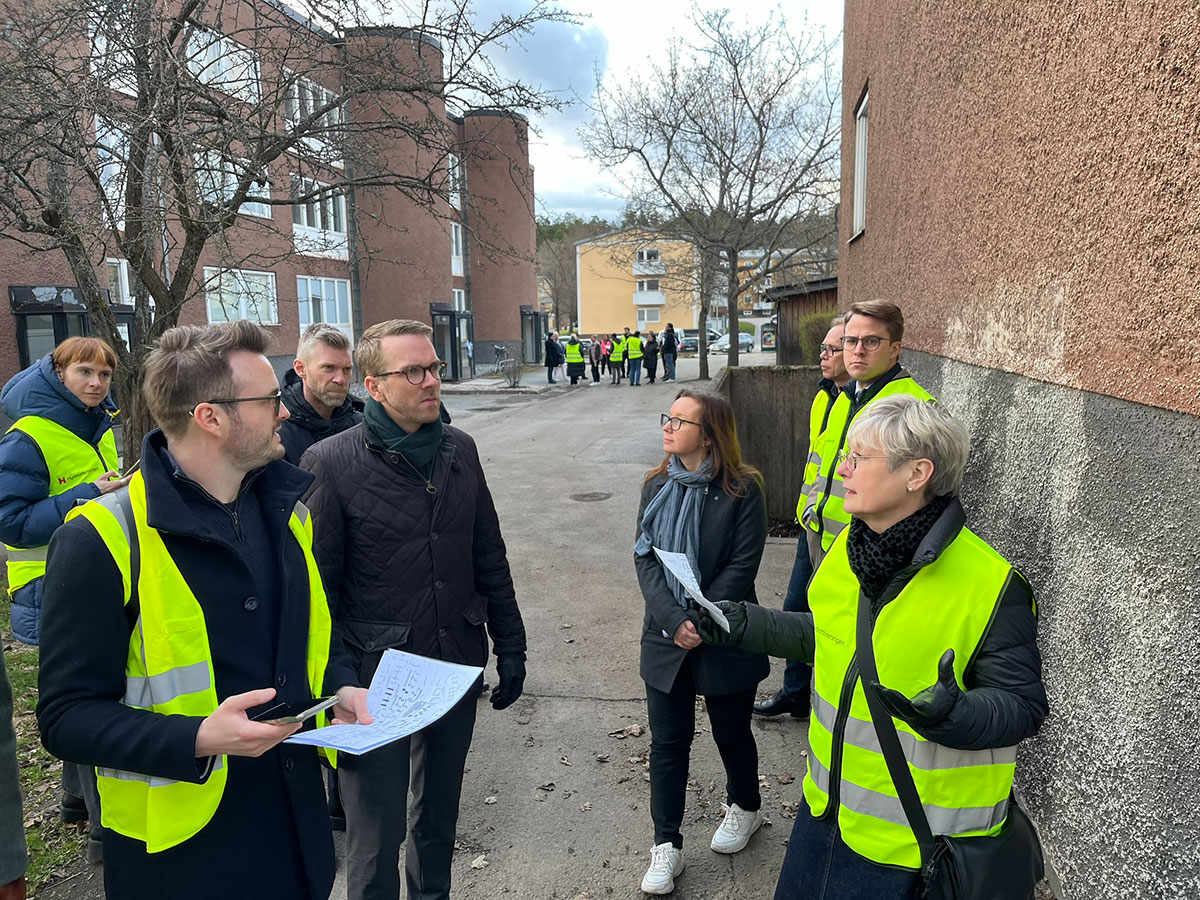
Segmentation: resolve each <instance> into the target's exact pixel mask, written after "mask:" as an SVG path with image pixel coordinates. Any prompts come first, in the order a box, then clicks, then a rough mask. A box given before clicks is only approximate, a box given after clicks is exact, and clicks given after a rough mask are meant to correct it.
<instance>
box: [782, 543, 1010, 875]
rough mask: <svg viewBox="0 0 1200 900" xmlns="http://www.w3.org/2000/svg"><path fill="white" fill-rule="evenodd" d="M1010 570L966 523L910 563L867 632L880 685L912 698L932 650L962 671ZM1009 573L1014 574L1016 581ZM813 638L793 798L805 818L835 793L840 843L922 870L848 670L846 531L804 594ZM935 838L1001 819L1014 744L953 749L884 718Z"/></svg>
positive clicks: (851, 653)
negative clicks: (927, 559) (918, 562)
mask: <svg viewBox="0 0 1200 900" xmlns="http://www.w3.org/2000/svg"><path fill="white" fill-rule="evenodd" d="M1012 571H1013V570H1012V567H1011V566H1010V565H1009V564H1008V562H1007V561H1006V560H1004V559H1003V557H1001V556H1000V555H999V554H997V553H996V552H995V551H994V550H993V549H992V548H991V547H989V546H988V545H987V544H985V543H984V542H983V541H981V540H980V539H979V538H978V537H976V536H975V535H974V534H973V533H971V532H970V531H969V530H967V529H965V528H964V529H963V530H962V531H961V532H960V533H959V535H958V537H957V538H955V540H954V541H953V542H952V543H951V544H950V546H948V547H947V548H946V549H945V550H944V551H943V552H942V555H941V556H940V557H938V559H937V560H935V561H934V562H932V563H930V564H928V565H927V566H925V567H924V568H922V569H920V570H919V571H918V572H917V574H916V575H915V576H913V578H912V580H911V581H910V582H909V583H908V584H907V585H906V586H905V588H904V590H902V591H901V592H900V594H899V596H897V597H896V598H895V599H894V600H892V601H891V602H889V603H888V604H886V605H885V606H884V607H883V609H882V610H880V612H879V616H878V618H877V619H876V622H875V626H874V630H873V637H874V652H875V660H876V665H877V667H878V670H879V679H880V682H881V683H882V684H883V685H884V686H885V687H889V688H893V689H895V690H898V691H900V692H901V693H903V694H904V695H905V696H908V697H912V696H914V695H916V694H917V693H919V692H920V691H922V690H924V689H925V688H927V687H929V686H930V685H931V684H933V683H934V682H936V681H937V665H938V661H939V660H940V659H941V656H942V654H943V653H944V652H945V651H946V650H947V649H949V648H953V650H954V655H955V659H954V672H955V676H956V678H957V679H958V682H959V685H960V687H961V686H962V685H963V674H964V672H965V671H966V667H967V665H968V663H969V662H970V660H971V659H972V658H973V657H974V655H975V652H976V651H977V650H978V648H979V645H980V644H981V643H982V641H983V639H984V636H985V635H986V633H987V629H988V627H989V626H990V624H991V621H992V617H993V615H994V613H995V610H996V607H997V605H998V604H999V601H1000V597H1001V595H1002V594H1003V592H1004V588H1005V586H1006V585H1007V583H1008V579H1009V578H1010V577H1012ZM1018 577H1019V576H1018ZM808 598H809V604H810V605H811V607H812V613H813V624H814V627H815V629H816V636H817V645H816V654H815V658H814V663H813V716H812V719H811V720H810V723H809V745H810V747H811V751H812V752H811V754H810V756H809V770H808V774H807V775H806V776H805V779H804V796H805V798H806V800H807V801H808V804H809V807H810V808H811V810H812V814H813V815H814V816H822V815H824V814H825V813H826V812H827V808H828V805H829V803H830V800H831V797H833V796H834V795H836V797H837V811H836V814H837V817H838V818H837V821H838V828H839V831H840V833H841V837H842V840H843V841H845V842H846V844H847V846H849V847H850V848H851V849H852V850H854V851H855V852H856V853H858V854H860V855H861V856H864V857H866V858H867V859H870V860H872V861H874V862H877V863H882V864H884V865H896V866H904V867H907V868H912V869H916V868H919V867H920V865H921V854H920V849H919V847H918V846H917V841H916V837H915V836H914V835H913V832H912V830H911V829H910V828H909V827H908V820H907V818H906V817H905V815H904V809H903V806H902V805H901V803H900V800H899V799H898V796H897V793H896V788H895V786H894V785H893V784H892V780H891V775H890V774H889V773H888V770H887V763H886V761H885V760H884V758H883V754H882V751H881V750H880V747H879V742H878V738H877V736H876V734H875V727H874V725H873V724H872V722H871V713H870V709H869V707H868V706H867V701H866V696H865V695H864V694H863V690H862V683H861V681H860V679H859V674H858V663H857V648H856V641H855V620H856V616H857V608H858V604H859V603H860V602H863V603H865V602H869V601H867V600H865V599H861V598H860V597H859V584H858V580H857V579H856V578H855V577H854V574H853V572H852V571H851V570H850V564H849V559H848V557H847V555H846V536H845V535H842V536H839V537H838V538H837V539H836V540H835V541H834V543H833V546H832V547H831V548H830V551H829V553H828V555H826V557H825V559H824V560H823V561H822V563H821V565H820V567H819V568H818V569H817V572H816V574H815V575H814V576H813V580H812V582H810V584H809V590H808ZM892 721H893V722H894V723H895V725H896V731H897V734H898V735H899V738H900V746H901V748H902V749H903V751H904V755H905V757H906V758H907V760H908V762H909V766H910V770H911V771H912V775H913V781H914V782H915V784H916V787H917V792H918V794H919V795H920V796H921V800H922V805H923V806H924V808H925V813H926V815H927V816H928V817H929V821H930V826H931V827H932V829H933V831H934V833H936V834H955V835H971V834H990V833H994V832H995V831H997V830H998V829H999V828H1000V826H1001V825H1002V824H1003V823H1004V820H1005V817H1006V816H1007V814H1008V805H1007V804H1008V797H1009V793H1010V792H1011V790H1012V781H1013V772H1014V769H1015V765H1016V748H1015V747H1002V748H997V749H993V750H976V751H968V750H955V749H953V748H950V747H944V746H942V745H940V744H937V743H935V742H933V741H929V740H926V739H925V738H923V737H921V736H920V735H919V734H917V733H916V731H915V730H913V729H912V728H911V727H910V726H909V725H908V724H907V723H905V722H902V721H900V720H899V719H893V720H892Z"/></svg>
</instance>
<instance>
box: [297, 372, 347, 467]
mask: <svg viewBox="0 0 1200 900" xmlns="http://www.w3.org/2000/svg"><path fill="white" fill-rule="evenodd" d="M282 393H283V405H284V406H286V407H287V410H288V412H289V413H291V415H290V416H289V417H288V418H287V419H285V420H284V422H283V425H282V426H280V429H279V439H280V440H281V441H283V449H284V451H285V452H286V453H287V456H286V457H284V458H285V459H287V461H288V462H290V463H291V464H292V465H293V466H298V465H299V464H300V457H302V456H303V455H304V451H305V450H307V449H308V448H309V447H311V446H312V445H313V444H315V443H316V442H317V441H323V440H324V439H325V438H327V437H332V436H333V435H335V434H341V433H342V432H343V431H346V430H347V429H349V428H353V427H354V426H355V425H357V424H358V423H359V422H361V421H362V420H363V402H362V401H361V400H359V399H358V398H357V397H351V396H347V397H346V402H344V403H343V404H342V405H341V406H339V407H338V408H337V409H335V410H334V411H333V415H332V416H330V417H329V418H328V419H324V418H322V417H321V416H320V414H319V413H318V412H317V411H316V410H315V409H313V408H312V404H311V403H309V402H308V401H307V400H305V399H304V382H303V381H301V380H300V376H299V375H297V374H296V373H295V372H294V371H293V370H291V369H288V370H287V373H286V374H285V375H284V376H283V388H282Z"/></svg>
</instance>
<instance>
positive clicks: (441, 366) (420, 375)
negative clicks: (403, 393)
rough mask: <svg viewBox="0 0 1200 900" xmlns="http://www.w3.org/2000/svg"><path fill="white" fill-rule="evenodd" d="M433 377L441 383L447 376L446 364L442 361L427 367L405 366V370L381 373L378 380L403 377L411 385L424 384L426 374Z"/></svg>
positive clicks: (377, 376)
mask: <svg viewBox="0 0 1200 900" xmlns="http://www.w3.org/2000/svg"><path fill="white" fill-rule="evenodd" d="M427 372H428V373H429V374H430V375H432V376H433V380H434V381H441V380H442V377H443V376H444V375H445V374H446V364H445V363H444V362H442V361H441V360H438V361H437V362H435V363H430V364H429V365H427V366H405V367H404V368H403V369H396V370H395V371H393V372H380V373H379V374H378V375H376V376H375V377H376V378H387V377H388V376H389V375H403V376H404V377H405V378H407V379H408V383H409V384H424V383H425V373H427Z"/></svg>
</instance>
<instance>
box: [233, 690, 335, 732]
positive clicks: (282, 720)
mask: <svg viewBox="0 0 1200 900" xmlns="http://www.w3.org/2000/svg"><path fill="white" fill-rule="evenodd" d="M337 702H338V697H337V694H334V695H333V696H332V697H322V698H321V699H320V700H318V701H317V702H316V703H314V704H313V705H312V706H310V707H309V708H308V709H306V710H304V711H302V712H298V713H296V714H295V715H290V716H281V715H279V713H280V712H282V711H283V710H285V709H287V707H288V704H287V703H279V704H276V705H275V706H272V707H271V708H270V709H266V710H263V711H262V712H260V713H258V714H257V715H255V716H254V717H253V720H254V721H255V722H262V723H264V724H266V725H295V724H296V723H297V722H305V721H307V720H309V719H311V718H312V717H313V716H315V715H316V714H317V713H319V712H321V711H322V710H325V709H329V708H330V707H331V706H333V705H335V704H336V703H337Z"/></svg>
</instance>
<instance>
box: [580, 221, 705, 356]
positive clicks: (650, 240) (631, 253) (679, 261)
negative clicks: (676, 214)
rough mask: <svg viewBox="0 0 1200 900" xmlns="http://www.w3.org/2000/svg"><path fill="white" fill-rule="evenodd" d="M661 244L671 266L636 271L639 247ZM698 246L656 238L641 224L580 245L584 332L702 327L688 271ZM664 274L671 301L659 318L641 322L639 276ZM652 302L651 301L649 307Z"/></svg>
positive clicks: (663, 257)
mask: <svg viewBox="0 0 1200 900" xmlns="http://www.w3.org/2000/svg"><path fill="white" fill-rule="evenodd" d="M650 247H654V248H657V249H658V251H659V254H660V260H661V262H662V263H663V264H664V266H665V268H666V274H663V275H657V276H656V275H652V274H647V275H635V274H634V266H635V263H636V261H637V251H638V250H639V249H646V248H650ZM692 258H693V254H692V248H691V245H689V244H687V243H686V242H684V241H667V240H656V239H655V236H654V235H653V234H650V233H646V232H639V231H635V230H628V231H621V232H617V233H615V234H610V235H603V236H601V237H598V238H593V239H592V240H590V241H587V242H584V243H581V244H578V245H576V247H575V260H576V266H577V271H578V276H579V281H578V284H579V287H578V300H579V333H580V334H581V335H585V336H589V337H590V336H591V335H593V334H601V333H604V334H611V333H613V332H614V331H615V332H618V333H619V332H622V331H623V330H624V329H625V328H626V327H628V328H629V330H630V331H636V330H638V329H639V328H640V329H641V330H642V331H643V332H645V331H647V330H649V331H653V332H655V333H656V334H657V333H658V332H660V331H662V330H663V329H664V328H666V327H667V323H668V322H673V323H674V324H675V328H676V330H679V329H681V328H695V327H696V310H695V309H694V308H693V291H692V288H691V285H690V278H689V277H688V276H689V275H690V273H691V272H692V268H693V266H692ZM654 277H657V278H658V279H659V284H660V289H661V291H662V292H663V294H664V295H665V300H666V302H665V304H664V305H662V306H655V307H652V308H654V309H657V310H658V316H659V317H658V321H657V322H650V323H647V324H645V325H641V326H639V325H638V319H637V310H638V306H637V304H636V303H635V295H636V293H637V282H638V279H639V278H654ZM648 308H649V307H648Z"/></svg>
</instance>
